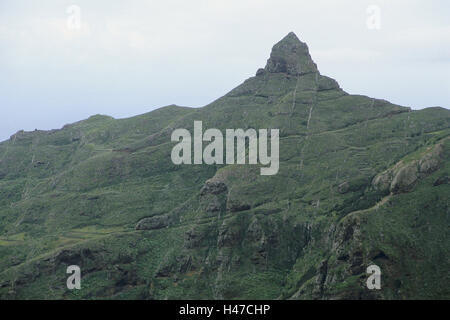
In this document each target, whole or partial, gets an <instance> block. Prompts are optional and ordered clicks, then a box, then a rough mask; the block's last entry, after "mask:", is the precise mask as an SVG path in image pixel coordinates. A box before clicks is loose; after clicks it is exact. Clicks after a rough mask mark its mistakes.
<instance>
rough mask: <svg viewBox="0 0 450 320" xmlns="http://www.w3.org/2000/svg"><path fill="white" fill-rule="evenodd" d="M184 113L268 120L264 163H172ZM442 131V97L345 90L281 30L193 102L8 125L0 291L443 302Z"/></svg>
mask: <svg viewBox="0 0 450 320" xmlns="http://www.w3.org/2000/svg"><path fill="white" fill-rule="evenodd" d="M380 81H382V79H380ZM195 120H199V121H203V128H204V129H206V128H218V129H220V130H223V131H224V130H225V129H228V128H243V129H248V128H255V129H259V128H262V129H267V128H269V129H270V128H278V129H280V151H279V153H280V169H279V172H278V174H277V175H273V176H262V175H260V171H259V166H258V165H174V164H173V163H172V161H171V158H170V155H171V150H172V148H173V146H174V145H175V143H173V142H171V138H170V137H171V133H172V131H173V130H175V129H177V128H186V129H188V130H190V131H191V132H192V128H193V123H194V121H195ZM449 136H450V111H449V110H447V109H444V108H438V107H436V108H427V109H423V110H418V111H413V110H411V109H410V108H406V107H402V106H398V105H394V104H391V103H389V102H387V101H384V100H379V99H373V98H369V97H366V96H360V95H350V94H348V93H346V92H345V91H343V90H342V89H341V88H340V87H339V85H338V83H337V82H336V81H335V80H333V79H331V78H328V77H326V76H323V75H321V74H320V73H319V71H318V69H317V66H316V64H315V63H314V62H313V60H312V59H311V57H310V55H309V51H308V47H307V45H306V44H304V43H302V42H301V41H300V40H299V39H298V38H297V37H296V36H295V34H293V33H290V34H288V35H287V36H286V37H285V38H284V39H282V40H281V41H280V42H279V43H277V44H276V45H275V46H274V47H273V50H272V53H271V55H270V58H269V60H268V62H267V65H266V67H265V68H264V69H259V70H258V71H257V73H256V76H254V77H252V78H250V79H248V80H246V81H245V82H244V83H242V84H241V85H240V86H238V87H237V88H235V89H233V90H232V91H231V92H229V93H228V94H226V95H225V96H224V97H222V98H220V99H218V100H216V101H214V102H213V103H211V104H209V105H207V106H205V107H203V108H185V107H178V106H174V105H172V106H167V107H164V108H161V109H158V110H155V111H152V112H150V113H147V114H144V115H140V116H136V117H132V118H128V119H120V120H116V119H114V118H112V117H108V116H102V115H96V116H93V117H91V118H89V119H87V120H84V121H80V122H77V123H74V124H70V125H66V126H64V127H63V128H62V129H60V130H51V131H39V130H37V131H33V132H24V131H19V132H17V133H16V134H14V135H13V136H11V138H10V139H9V140H8V141H5V142H2V143H0V299H94V298H95V299H111V298H112V299H450V289H449V287H448V284H449V283H450V281H449V280H450V279H449V270H450V260H449V256H450V255H449V250H450V237H449V222H450V221H449V220H450V139H449ZM372 264H376V265H378V266H379V267H380V268H381V272H382V276H381V285H382V288H381V290H369V289H367V287H366V279H367V277H368V274H367V273H366V268H367V267H368V266H369V265H372ZM69 265H79V266H80V267H81V273H82V284H81V286H82V288H81V290H68V289H67V287H66V280H67V277H68V275H67V274H66V268H67V267H68V266H69Z"/></svg>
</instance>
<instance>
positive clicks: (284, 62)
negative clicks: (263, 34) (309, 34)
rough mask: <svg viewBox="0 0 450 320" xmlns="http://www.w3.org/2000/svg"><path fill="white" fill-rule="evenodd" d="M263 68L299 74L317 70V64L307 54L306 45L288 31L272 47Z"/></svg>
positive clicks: (274, 71)
mask: <svg viewBox="0 0 450 320" xmlns="http://www.w3.org/2000/svg"><path fill="white" fill-rule="evenodd" d="M265 70H266V71H268V72H273V73H276V72H283V73H287V74H290V75H301V74H306V73H311V72H317V66H316V64H315V63H314V62H313V60H312V59H311V56H310V55H309V50H308V46H307V45H306V43H303V42H301V41H300V40H299V39H298V38H297V36H296V35H295V34H294V33H293V32H290V33H289V34H288V35H287V36H286V37H284V38H283V39H282V40H281V41H280V42H278V43H277V44H276V45H275V46H274V47H273V49H272V52H271V54H270V58H269V60H268V61H267V65H266V67H265Z"/></svg>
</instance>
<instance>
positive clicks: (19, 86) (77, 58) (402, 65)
mask: <svg viewBox="0 0 450 320" xmlns="http://www.w3.org/2000/svg"><path fill="white" fill-rule="evenodd" d="M74 6H75V7H74ZM373 6H375V7H373ZM374 8H375V9H374ZM377 8H379V17H380V19H379V20H378V19H377V17H378V15H377ZM78 9H80V15H78V13H77V10H78ZM78 17H80V19H78ZM377 21H379V22H380V23H379V25H378V24H377ZM78 22H80V23H78ZM377 26H379V28H377ZM290 31H293V32H295V33H296V34H297V36H298V37H299V38H300V39H301V40H302V41H304V42H306V43H307V44H308V46H309V48H310V52H311V55H312V57H313V59H314V61H315V62H316V63H317V65H318V67H319V70H320V72H321V73H322V74H324V75H328V76H331V77H333V78H335V79H336V80H338V82H339V83H340V85H341V87H342V88H343V89H344V90H346V91H347V92H349V93H357V94H365V95H368V96H371V97H376V98H383V99H386V100H389V101H391V102H394V103H397V104H400V105H404V106H410V107H412V108H414V109H419V108H425V107H431V106H442V107H446V108H449V107H450V1H446V0H442V1H437V0H436V1H433V0H431V1H429V0H428V1H426V0H423V1H419V0H386V1H379V0H373V1H365V0H363V1H362V0H353V1H349V0H341V1H335V0H330V1H320V0H314V1H301V0H289V1H288V0H220V1H219V0H217V1H216V0H202V1H200V0H199V1H197V0H189V1H187V0H179V1H178V0H177V1H173V0H164V1H162V0H160V1H156V0H151V1H143V0H141V1H138V0H127V1H123V0H95V1H93V0H71V1H65V0H40V1H34V0H29V1H27V0H0V114H1V117H0V140H5V139H7V138H9V136H10V135H11V134H13V133H15V132H16V131H18V130H20V129H24V130H34V129H35V128H38V129H54V128H61V127H62V126H63V125H64V124H66V123H71V122H75V121H78V120H81V119H84V118H87V117H89V116H91V115H93V114H99V113H100V114H107V115H111V116H113V117H116V118H123V117H129V116H133V115H137V114H141V113H145V112H148V111H150V110H153V109H155V108H158V107H162V106H165V105H169V104H178V105H182V106H191V107H201V106H204V105H206V104H208V103H210V102H211V101H213V100H215V99H216V98H219V97H220V96H222V95H223V94H225V93H226V92H228V91H229V90H231V89H232V88H234V87H235V86H237V85H238V84H240V83H241V82H243V81H244V80H245V79H247V78H248V77H250V76H253V75H254V74H255V72H256V70H257V69H258V68H259V67H264V66H265V63H266V60H267V58H268V57H269V54H270V50H271V48H272V46H273V45H274V44H275V43H276V42H278V41H279V40H280V39H281V38H283V37H284V36H285V35H286V34H287V33H288V32H290Z"/></svg>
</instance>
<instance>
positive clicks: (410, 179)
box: [390, 161, 418, 193]
mask: <svg viewBox="0 0 450 320" xmlns="http://www.w3.org/2000/svg"><path fill="white" fill-rule="evenodd" d="M417 179H418V170H417V161H413V162H412V163H410V164H409V165H407V166H405V167H402V168H400V169H399V170H398V171H397V173H396V174H395V176H394V179H393V180H392V182H391V187H390V189H391V191H392V192H393V193H401V192H408V191H411V189H412V187H413V185H414V182H416V180H417Z"/></svg>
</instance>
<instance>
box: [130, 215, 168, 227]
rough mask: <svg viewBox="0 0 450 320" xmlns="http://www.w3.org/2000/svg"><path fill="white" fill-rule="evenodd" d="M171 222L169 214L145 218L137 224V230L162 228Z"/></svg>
mask: <svg viewBox="0 0 450 320" xmlns="http://www.w3.org/2000/svg"><path fill="white" fill-rule="evenodd" d="M169 224H170V217H169V215H167V214H164V215H161V216H155V217H150V218H144V219H142V220H140V221H139V222H138V223H137V224H136V230H154V229H162V228H165V227H167V226H168V225H169Z"/></svg>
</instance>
